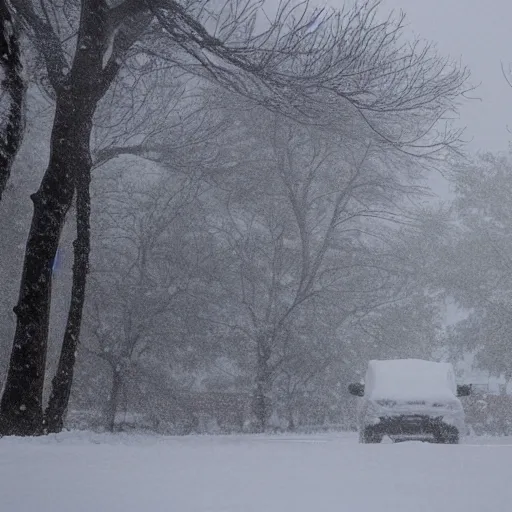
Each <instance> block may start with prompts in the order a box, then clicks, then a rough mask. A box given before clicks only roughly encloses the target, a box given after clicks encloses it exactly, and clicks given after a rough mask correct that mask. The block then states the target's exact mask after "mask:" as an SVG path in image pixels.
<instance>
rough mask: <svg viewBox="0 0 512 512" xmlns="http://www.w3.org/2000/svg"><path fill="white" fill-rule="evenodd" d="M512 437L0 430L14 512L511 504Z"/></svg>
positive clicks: (395, 511) (400, 509)
mask: <svg viewBox="0 0 512 512" xmlns="http://www.w3.org/2000/svg"><path fill="white" fill-rule="evenodd" d="M511 460H512V438H474V439H467V440H466V441H465V444H463V445H458V446H443V445H432V444H426V443H425V444H424V443H419V442H408V443H399V444H390V443H388V444H386V443H383V444H381V445H359V444H357V439H356V436H355V435H354V434H325V435H311V436H298V435H297V436H285V435H283V436H275V437H270V436H232V437H231V436H226V437H206V436H205V437H193V436H191V437H182V438H177V437H173V438H169V437H167V438H166V437H144V436H128V435H115V436H107V435H98V434H89V433H66V434H62V435H59V436H54V437H46V438H38V439H17V438H3V439H0V510H1V511H2V512H3V511H5V512H78V511H80V512H157V511H158V512H159V511H162V512H324V511H325V512H331V511H336V512H376V511H383V512H387V511H390V512H424V511H425V512H427V511H428V512H430V511H432V512H444V511H446V512H448V511H449V512H477V511H478V512H483V511H488V510H491V511H493V512H505V511H508V510H512V464H511Z"/></svg>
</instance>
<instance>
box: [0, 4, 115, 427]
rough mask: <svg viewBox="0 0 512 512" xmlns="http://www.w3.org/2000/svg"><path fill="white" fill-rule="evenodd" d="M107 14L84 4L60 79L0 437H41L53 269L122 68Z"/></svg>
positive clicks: (26, 263)
mask: <svg viewBox="0 0 512 512" xmlns="http://www.w3.org/2000/svg"><path fill="white" fill-rule="evenodd" d="M107 13H108V5H107V4H106V2H103V0H84V1H83V2H82V11H81V18H80V27H79V33H78V40H77V47H76V48H77V49H76V52H75V57H74V60H73V64H72V67H71V70H70V71H69V73H68V74H67V75H66V76H62V77H61V80H60V81H59V85H58V87H57V90H56V93H57V95H56V96H57V99H56V107H55V118H54V123H53V129H52V137H51V142H50V147H51V151H50V162H49V164H48V168H47V170H46V173H45V175H44V177H43V180H42V182H41V186H40V187H39V190H38V191H37V192H36V193H35V194H33V195H32V196H31V197H32V201H33V203H34V215H33V217H32V225H31V227H30V232H29V237H28V241H27V246H26V251H25V261H24V266H23V274H22V278H21V287H20V296H19V300H18V304H17V306H16V307H15V308H14V312H15V314H16V316H17V324H16V332H15V335H14V342H13V350H12V353H11V360H10V365H9V372H8V374H7V381H6V384H5V389H4V393H3V396H2V400H1V402H0V434H4V435H22V436H27V435H37V434H41V433H42V432H43V407H42V396H43V385H44V371H45V364H46V351H47V344H48V323H49V316H50V315H49V314H50V301H51V272H52V263H53V260H54V258H55V253H56V251H57V247H58V244H59V239H60V235H61V232H62V228H63V226H64V221H65V218H66V213H67V211H68V210H69V207H70V205H71V202H72V200H73V193H74V188H75V182H76V179H77V177H80V179H83V177H88V176H90V172H91V155H90V146H89V144H90V137H91V130H92V120H93V116H94V112H95V111H96V106H97V104H98V102H99V101H100V99H101V98H102V97H103V96H104V94H105V93H106V91H107V90H108V88H109V86H110V84H111V82H112V80H113V79H114V78H115V76H116V74H117V71H118V69H119V65H118V64H117V63H116V62H114V63H113V64H112V65H110V64H109V65H107V67H105V68H104V67H103V57H104V55H103V51H104V44H105V42H106V40H107V38H108V36H109V29H110V27H109V26H108V23H109V20H108V17H107ZM60 82H61V83H60ZM80 315H81V312H80ZM80 315H79V316H80ZM75 318H76V315H75ZM65 348H66V350H67V349H68V348H69V347H68V346H67V345H66V346H65ZM63 357H64V360H65V362H66V364H64V368H67V367H68V364H67V363H69V362H70V359H69V358H68V356H67V355H66V354H65V355H64V356H63ZM73 357H74V356H73Z"/></svg>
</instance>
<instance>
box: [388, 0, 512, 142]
mask: <svg viewBox="0 0 512 512" xmlns="http://www.w3.org/2000/svg"><path fill="white" fill-rule="evenodd" d="M382 8H383V10H385V9H388V10H391V9H396V10H399V9H402V10H403V11H405V13H406V14H407V20H408V28H407V30H408V31H410V32H413V33H414V34H416V35H418V36H421V37H422V38H424V39H428V40H430V41H433V42H436V43H437V47H438V50H439V52H440V53H441V54H443V55H450V56H452V57H454V58H459V57H460V58H462V61H463V63H464V64H466V65H467V66H468V67H469V68H470V69H471V73H472V82H474V83H475V84H481V85H479V87H478V88H477V90H476V91H475V92H474V93H473V95H474V96H478V97H479V98H481V100H474V101H468V102H466V103H465V104H464V106H463V108H462V109H461V122H462V123H463V125H464V126H466V138H470V139H472V141H471V143H470V148H471V149H472V150H492V151H502V150H507V149H508V143H509V141H510V140H512V134H510V133H509V132H508V131H507V127H510V129H511V130H512V89H511V88H510V87H509V86H508V85H507V83H506V82H505V79H504V78H503V75H502V72H501V62H503V63H504V64H506V65H508V63H509V62H512V2H511V0H487V1H484V0H383V4H382Z"/></svg>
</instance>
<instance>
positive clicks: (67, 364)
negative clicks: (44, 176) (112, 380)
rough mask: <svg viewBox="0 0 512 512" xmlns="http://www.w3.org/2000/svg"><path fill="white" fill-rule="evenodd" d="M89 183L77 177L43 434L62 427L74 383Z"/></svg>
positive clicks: (87, 245)
mask: <svg viewBox="0 0 512 512" xmlns="http://www.w3.org/2000/svg"><path fill="white" fill-rule="evenodd" d="M89 185H90V173H89V172H87V173H85V174H83V175H77V176H76V194H77V199H76V231H77V238H76V240H75V241H74V243H73V247H74V264H73V285H72V288H71V304H70V306H69V313H68V319H67V323H66V330H65V332H64V340H63V342H62V349H61V353H60V358H59V366H58V368H57V373H56V374H55V377H54V378H53V381H52V391H51V394H50V400H49V402H48V407H47V409H46V412H45V418H44V430H45V432H46V433H57V432H60V431H61V430H62V428H63V426H64V419H65V416H66V412H67V408H68V403H69V397H70V395H71V386H72V384H73V372H74V367H75V360H76V352H77V348H78V344H79V340H80V327H81V325H82V311H83V306H84V302H85V287H86V282H87V272H88V268H89V251H90V213H91V204H90V192H89Z"/></svg>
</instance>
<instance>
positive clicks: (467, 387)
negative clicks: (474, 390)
mask: <svg viewBox="0 0 512 512" xmlns="http://www.w3.org/2000/svg"><path fill="white" fill-rule="evenodd" d="M469 395H471V384H459V385H458V386H457V396H469Z"/></svg>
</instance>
